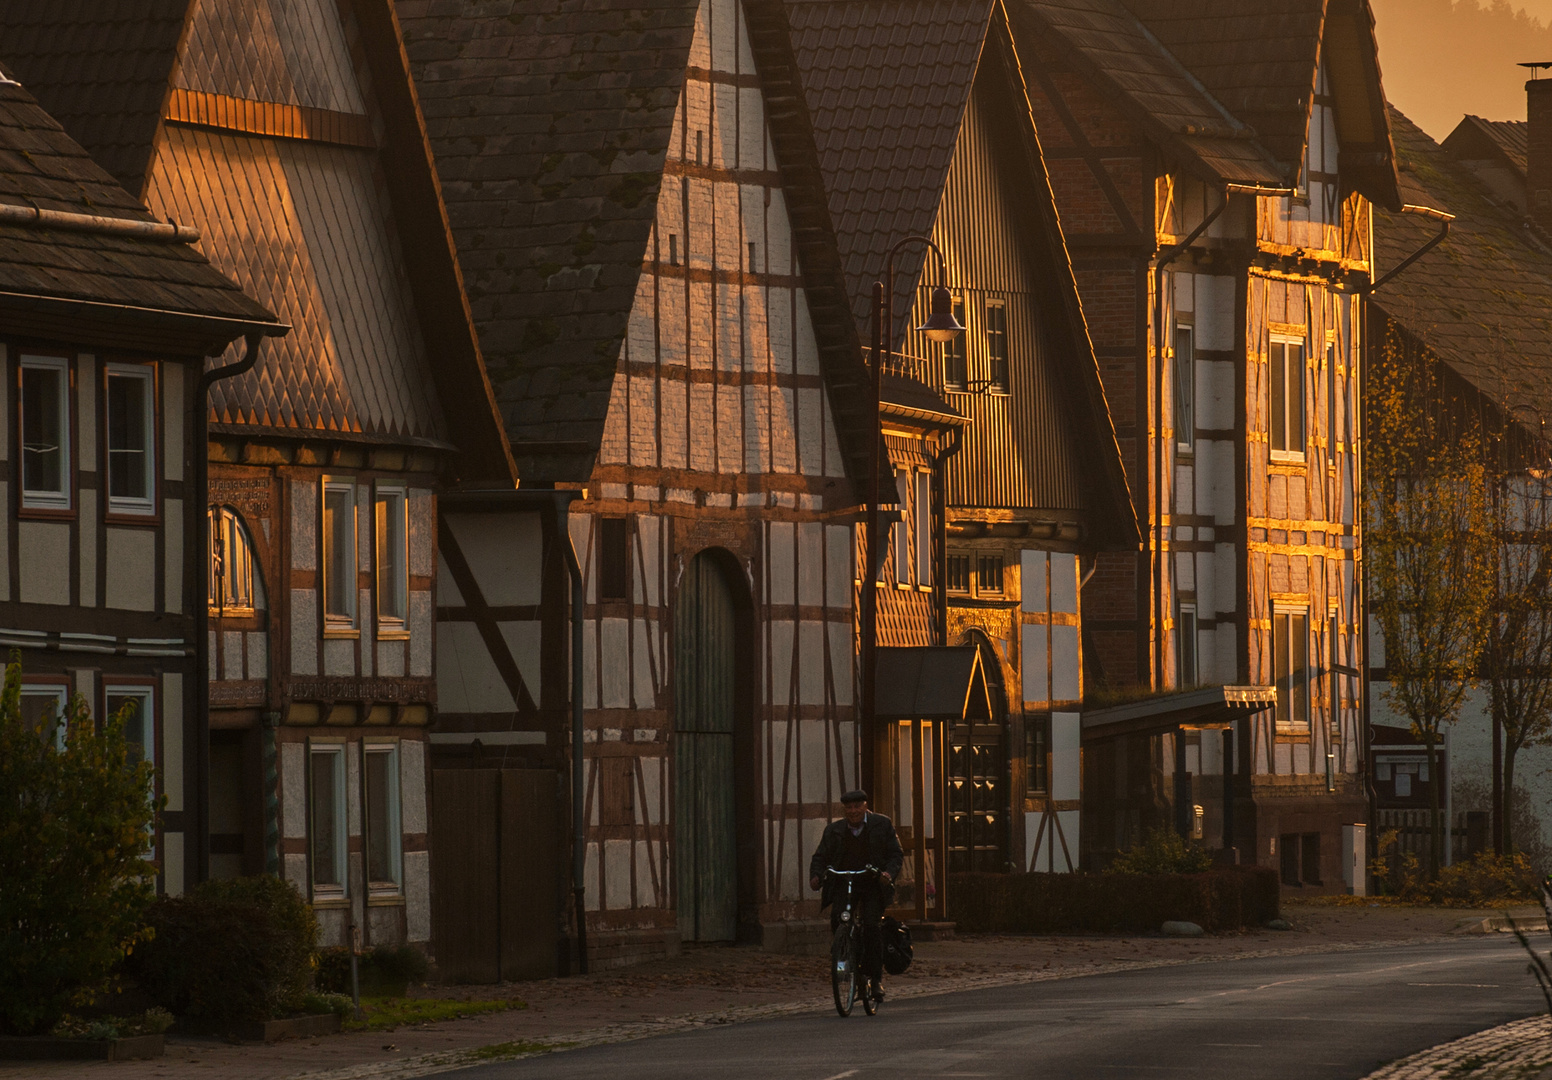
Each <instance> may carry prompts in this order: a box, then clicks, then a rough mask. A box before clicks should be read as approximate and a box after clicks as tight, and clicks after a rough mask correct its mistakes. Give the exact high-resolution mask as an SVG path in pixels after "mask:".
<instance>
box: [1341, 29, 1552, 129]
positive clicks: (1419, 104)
mask: <svg viewBox="0 0 1552 1080" xmlns="http://www.w3.org/2000/svg"><path fill="white" fill-rule="evenodd" d="M1371 6H1372V7H1373V9H1374V17H1375V25H1376V28H1377V30H1378V33H1379V41H1380V68H1381V71H1382V73H1383V75H1384V79H1385V92H1386V94H1387V95H1388V96H1389V98H1390V100H1391V103H1392V104H1394V105H1395V106H1396V107H1397V108H1399V109H1400V110H1401V111H1402V112H1404V113H1406V114H1407V116H1408V117H1410V118H1411V119H1412V120H1413V121H1414V122H1415V123H1416V124H1417V125H1418V126H1419V127H1421V128H1422V129H1423V130H1424V131H1426V132H1428V134H1430V135H1432V136H1433V137H1434V138H1435V139H1441V140H1442V139H1443V138H1444V137H1445V136H1446V135H1448V134H1449V133H1450V132H1451V131H1453V130H1454V128H1455V125H1456V124H1458V123H1459V122H1460V118H1461V117H1462V116H1463V115H1465V114H1466V113H1472V114H1474V115H1476V116H1482V117H1486V118H1487V119H1489V120H1523V119H1525V80H1526V77H1527V75H1528V72H1526V71H1525V70H1524V69H1523V68H1519V67H1516V66H1515V65H1516V64H1517V63H1518V62H1520V61H1535V60H1548V61H1552V29H1549V27H1552V0H1512V2H1510V0H1371ZM1543 77H1545V78H1552V71H1548V72H1546V73H1545V74H1544V76H1543Z"/></svg>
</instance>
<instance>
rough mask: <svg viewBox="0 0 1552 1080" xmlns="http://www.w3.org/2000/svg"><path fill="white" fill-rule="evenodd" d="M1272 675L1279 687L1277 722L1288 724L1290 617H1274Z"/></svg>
mask: <svg viewBox="0 0 1552 1080" xmlns="http://www.w3.org/2000/svg"><path fill="white" fill-rule="evenodd" d="M1272 668H1273V670H1272V674H1273V684H1274V685H1275V686H1276V687H1277V713H1276V715H1277V722H1278V723H1279V724H1286V723H1288V721H1289V719H1290V716H1291V714H1290V712H1289V698H1290V696H1291V695H1290V693H1289V686H1288V670H1289V668H1288V616H1287V615H1274V616H1272Z"/></svg>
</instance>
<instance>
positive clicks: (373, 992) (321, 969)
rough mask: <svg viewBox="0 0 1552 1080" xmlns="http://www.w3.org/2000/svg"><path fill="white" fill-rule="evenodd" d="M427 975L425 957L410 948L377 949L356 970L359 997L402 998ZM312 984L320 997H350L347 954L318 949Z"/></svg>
mask: <svg viewBox="0 0 1552 1080" xmlns="http://www.w3.org/2000/svg"><path fill="white" fill-rule="evenodd" d="M430 972H431V965H430V964H429V963H428V962H427V961H426V954H425V953H423V952H421V951H420V950H419V949H417V948H415V946H413V945H379V946H378V947H377V948H375V949H373V950H371V951H370V952H368V953H367V954H366V955H365V956H363V957H361V959H360V960H359V961H358V962H357V966H356V974H357V977H358V978H359V979H360V982H361V996H362V997H403V996H404V994H405V991H406V990H408V989H409V987H410V986H411V985H412V984H418V983H423V982H425V981H426V976H427V975H429V974H430ZM314 982H315V983H316V984H317V987H318V990H319V991H320V992H321V993H325V994H348V993H350V950H349V949H347V948H342V947H332V948H327V949H319V950H318V972H317V975H316V977H315V979H314Z"/></svg>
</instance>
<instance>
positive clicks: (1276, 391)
mask: <svg viewBox="0 0 1552 1080" xmlns="http://www.w3.org/2000/svg"><path fill="white" fill-rule="evenodd" d="M1267 360H1268V363H1267V382H1268V384H1269V393H1270V399H1269V402H1268V405H1269V421H1270V428H1271V431H1270V433H1269V434H1270V436H1271V444H1272V457H1273V458H1274V459H1283V460H1299V461H1302V460H1303V459H1304V369H1305V360H1304V342H1302V341H1294V340H1290V339H1285V338H1273V339H1272V342H1271V344H1270V345H1269V346H1268V350H1267Z"/></svg>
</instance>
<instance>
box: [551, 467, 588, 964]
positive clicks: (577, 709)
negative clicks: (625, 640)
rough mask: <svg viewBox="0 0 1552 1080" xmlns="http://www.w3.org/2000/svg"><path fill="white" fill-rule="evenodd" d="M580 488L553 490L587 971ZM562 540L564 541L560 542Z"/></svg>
mask: <svg viewBox="0 0 1552 1080" xmlns="http://www.w3.org/2000/svg"><path fill="white" fill-rule="evenodd" d="M579 494H580V492H576V491H557V492H556V493H555V533H556V542H557V543H561V550H562V551H563V552H564V553H565V556H566V573H567V574H568V575H569V576H570V578H571V897H572V905H573V908H574V910H575V913H576V921H577V972H578V973H579V974H582V975H586V974H587V886H586V884H585V879H586V876H587V819H586V817H585V816H584V815H585V814H586V812H587V808H586V806H585V805H584V799H583V797H584V795H585V791H584V790H583V784H584V783H585V776H584V771H583V760H582V754H583V739H582V730H583V728H582V681H583V680H582V630H583V627H582V619H583V615H584V611H585V607H586V603H587V595H586V593H585V592H584V591H583V588H582V563H581V560H579V559H578V558H577V549H576V545H575V544H573V543H572V542H571V523H570V517H571V502H572V500H573V499H575V498H577V497H578V495H579ZM562 541H564V542H563V543H562Z"/></svg>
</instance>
